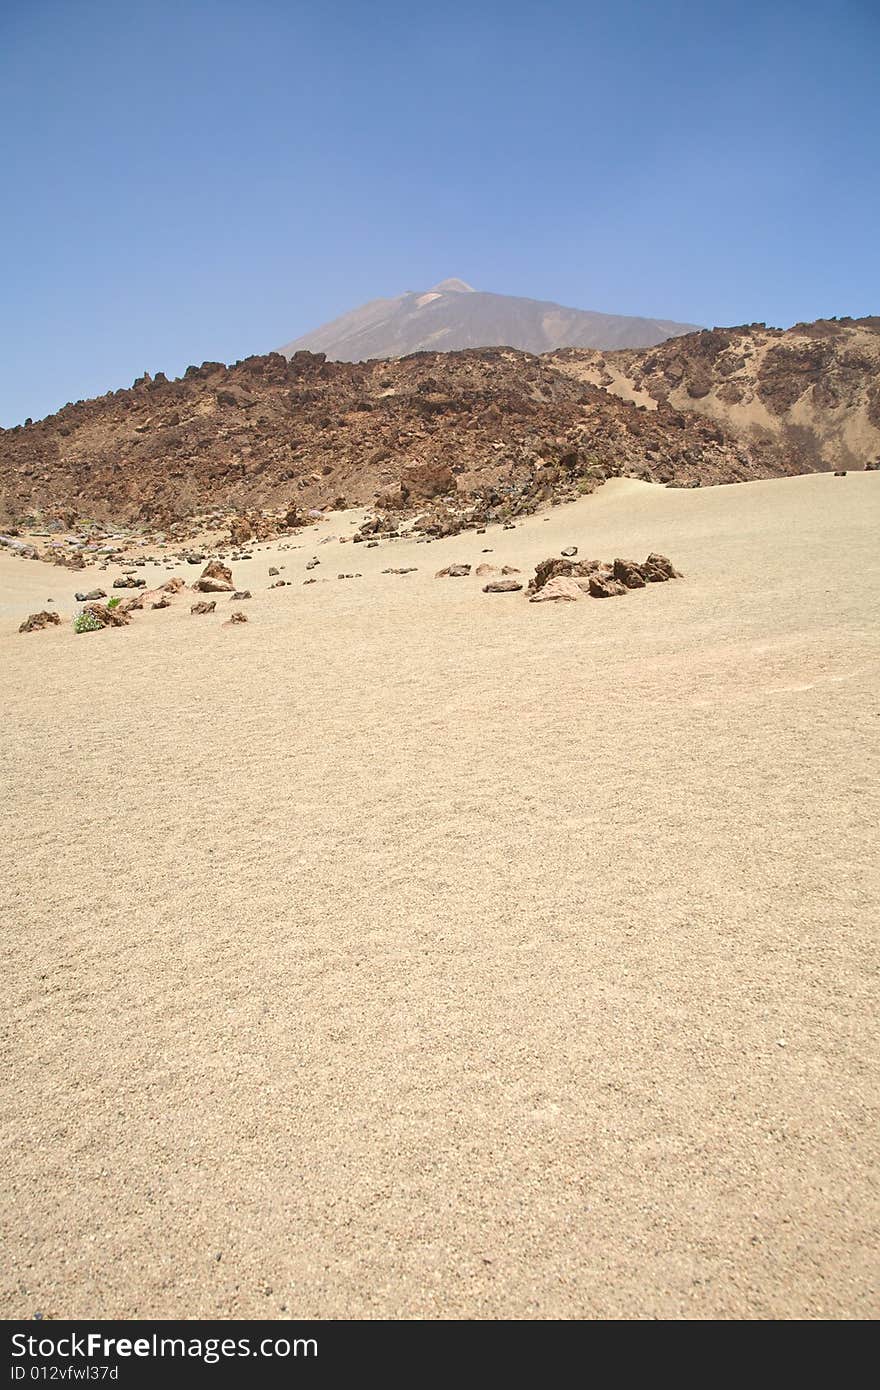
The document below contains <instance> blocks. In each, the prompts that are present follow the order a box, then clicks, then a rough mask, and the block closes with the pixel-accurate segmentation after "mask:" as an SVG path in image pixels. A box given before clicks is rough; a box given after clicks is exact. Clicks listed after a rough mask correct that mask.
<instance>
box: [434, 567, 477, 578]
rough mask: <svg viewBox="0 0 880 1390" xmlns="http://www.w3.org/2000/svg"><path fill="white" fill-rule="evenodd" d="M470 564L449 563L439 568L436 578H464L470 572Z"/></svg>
mask: <svg viewBox="0 0 880 1390" xmlns="http://www.w3.org/2000/svg"><path fill="white" fill-rule="evenodd" d="M470 572H471V567H470V565H447V566H446V568H445V569H443V570H438V571H437V573H436V574H435V575H434V578H435V579H463V578H464V577H465V576H466V575H468V574H470Z"/></svg>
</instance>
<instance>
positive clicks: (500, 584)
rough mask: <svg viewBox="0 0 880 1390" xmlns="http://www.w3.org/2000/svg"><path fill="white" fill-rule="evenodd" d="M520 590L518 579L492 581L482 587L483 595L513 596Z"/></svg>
mask: <svg viewBox="0 0 880 1390" xmlns="http://www.w3.org/2000/svg"><path fill="white" fill-rule="evenodd" d="M521 588H522V584H521V583H520V582H519V580H518V579H493V580H491V582H490V583H488V584H484V585H483V593H484V594H515V593H516V592H517V591H518V590H519V589H521Z"/></svg>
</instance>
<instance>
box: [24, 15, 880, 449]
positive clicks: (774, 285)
mask: <svg viewBox="0 0 880 1390" xmlns="http://www.w3.org/2000/svg"><path fill="white" fill-rule="evenodd" d="M878 70H880V0H760V2H757V3H753V2H752V0H737V3H733V4H732V3H730V0H724V3H716V0H701V3H697V2H696V0H684V3H674V2H673V0H655V2H654V3H651V2H650V0H602V3H593V0H579V3H554V0H547V3H538V2H537V0H531V2H530V3H519V0H483V2H482V3H481V0H473V2H472V3H468V4H463V3H460V0H451V3H450V2H449V0H447V3H446V4H444V5H439V4H438V5H432V6H419V5H417V4H414V3H412V0H408V2H407V3H405V4H403V3H401V4H397V3H386V2H385V0H375V3H367V0H361V3H353V2H349V3H347V2H346V0H342V3H336V4H334V3H332V2H331V3H325V4H323V5H322V4H315V3H314V0H309V3H300V0H239V3H233V0H210V3H208V0H203V2H202V3H196V0H147V3H144V4H139V5H132V4H122V3H120V0H91V3H90V0H65V3H59V2H58V0H0V131H2V134H0V141H2V150H3V192H4V195H5V196H4V208H3V212H2V217H0V246H2V255H3V262H2V263H3V290H2V301H0V308H2V324H3V329H2V332H3V338H2V341H3V353H2V361H0V367H2V370H0V423H2V424H4V425H7V426H8V425H10V424H14V423H16V422H18V421H20V420H22V419H23V418H24V417H25V416H27V415H32V416H34V417H35V418H36V417H38V416H41V415H43V414H45V413H47V412H48V411H50V410H54V409H56V408H58V407H59V406H60V405H63V404H64V403H65V402H66V401H68V400H75V399H77V398H79V397H83V396H90V395H97V394H100V393H101V392H103V391H106V390H108V389H109V388H111V387H118V386H128V385H130V384H131V381H132V379H133V378H134V377H135V376H136V375H139V374H140V373H141V372H143V371H144V370H149V371H151V372H155V371H157V370H163V371H165V372H166V373H168V375H169V376H170V375H177V374H179V373H180V372H181V371H182V370H183V369H184V368H185V367H186V366H187V365H188V364H189V363H190V362H201V361H202V360H203V359H205V358H210V359H220V360H223V361H232V360H234V359H236V358H238V357H244V356H246V355H247V354H249V353H252V352H263V351H267V350H268V349H270V348H272V347H276V346H278V344H280V343H282V342H285V341H287V340H288V339H290V338H292V337H294V336H296V335H297V334H299V333H302V332H305V331H306V330H307V329H309V328H313V327H316V326H317V325H318V324H320V323H322V322H324V321H325V320H327V319H330V318H333V317H334V316H336V315H338V314H340V313H342V312H344V311H345V310H347V309H349V308H352V307H354V306H355V305H356V304H359V303H362V302H363V301H364V300H367V299H373V298H376V297H378V296H380V295H393V294H396V293H399V292H401V291H403V290H406V289H416V288H426V287H427V286H429V285H431V284H433V283H434V282H435V281H437V280H440V279H443V278H445V277H446V276H451V275H458V276H461V277H462V278H463V279H465V280H468V281H469V282H470V283H471V284H473V285H475V286H476V287H478V288H480V289H488V290H495V291H498V292H501V293H504V294H519V295H527V296H530V297H532V298H537V299H554V300H557V301H559V302H561V303H563V304H570V305H575V306H577V307H580V308H587V309H599V310H603V311H606V312H612V313H631V314H647V315H652V316H657V317H663V318H671V319H680V320H685V321H688V322H696V323H703V324H707V325H712V324H726V323H742V322H747V321H751V320H755V319H763V320H766V321H767V322H769V323H775V324H780V325H782V326H787V325H789V324H791V323H793V322H796V321H797V320H799V319H810V318H815V317H818V316H820V315H826V316H827V315H832V314H840V315H844V314H852V315H861V314H867V313H872V312H873V313H878V312H880V271H878V251H880V227H878V223H880V216H878V214H880V167H878V166H880V159H878V151H880V115H878V112H880V93H878Z"/></svg>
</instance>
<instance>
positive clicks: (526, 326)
mask: <svg viewBox="0 0 880 1390" xmlns="http://www.w3.org/2000/svg"><path fill="white" fill-rule="evenodd" d="M693 327H694V325H693V324H683V323H671V322H667V321H665V320H660V319H646V318H633V317H628V316H625V315H615V314H597V313H593V312H592V311H590V310H587V309H568V308H565V307H564V306H563V305H561V304H553V303H550V302H548V301H543V300H538V299H521V298H519V297H517V296H513V295H504V294H487V293H484V292H483V291H480V290H474V289H472V288H471V286H470V285H466V284H465V283H464V281H463V280H443V281H441V283H440V284H439V285H435V286H434V287H433V288H432V289H430V290H425V291H417V292H414V293H408V294H402V295H399V296H398V297H397V298H396V299H374V300H373V301H372V302H371V303H369V304H363V305H361V307H360V308H358V309H353V310H352V311H351V313H348V314H343V315H342V317H341V318H338V319H334V321H333V322H332V323H328V324H325V325H324V326H323V327H322V328H318V329H315V331H314V332H312V333H306V334H304V335H303V337H301V338H296V339H294V341H293V342H291V343H287V344H286V346H285V347H283V348H281V351H282V352H283V353H284V354H285V356H287V357H290V356H291V355H292V354H293V353H294V352H299V351H302V350H307V351H310V352H324V353H326V354H327V356H328V357H330V358H333V359H334V360H335V361H340V362H363V361H366V360H368V359H370V358H377V357H405V356H406V355H407V354H408V353H411V352H436V351H442V352H448V351H454V350H457V349H460V348H477V347H514V348H519V349H520V350H521V351H523V352H533V353H541V352H548V351H550V350H551V349H553V348H560V347H594V348H606V349H610V348H626V347H649V346H651V345H652V344H655V343H661V342H663V341H664V340H665V339H667V338H670V337H675V336H676V335H678V334H681V333H689V332H690V331H691V330H692V329H693Z"/></svg>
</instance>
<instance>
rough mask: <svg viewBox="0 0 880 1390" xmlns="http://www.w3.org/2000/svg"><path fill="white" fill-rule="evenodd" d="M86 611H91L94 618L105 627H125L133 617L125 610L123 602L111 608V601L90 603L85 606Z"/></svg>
mask: <svg viewBox="0 0 880 1390" xmlns="http://www.w3.org/2000/svg"><path fill="white" fill-rule="evenodd" d="M85 612H86V613H91V615H92V617H93V618H97V620H98V622H99V623H101V624H102V626H104V627H125V626H126V625H127V624H128V623H130V622H131V618H130V617H129V616H128V613H127V612H126V610H125V607H124V605H123V604H121V603H120V604H117V605H116V606H115V607H113V608H111V607H110V605H109V603H89V604H87V605H86V608H85Z"/></svg>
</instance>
